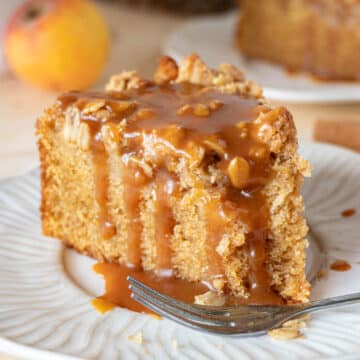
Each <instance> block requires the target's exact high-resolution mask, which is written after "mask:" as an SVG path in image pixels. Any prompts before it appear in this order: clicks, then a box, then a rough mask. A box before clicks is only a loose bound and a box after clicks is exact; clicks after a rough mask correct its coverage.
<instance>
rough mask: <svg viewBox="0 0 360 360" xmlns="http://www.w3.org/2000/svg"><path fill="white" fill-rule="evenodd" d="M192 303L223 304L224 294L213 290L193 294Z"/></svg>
mask: <svg viewBox="0 0 360 360" xmlns="http://www.w3.org/2000/svg"><path fill="white" fill-rule="evenodd" d="M194 303H195V304H197V305H213V306H223V305H224V304H225V296H224V295H222V294H218V293H216V292H214V291H208V292H206V293H204V294H201V295H197V296H195V302H194Z"/></svg>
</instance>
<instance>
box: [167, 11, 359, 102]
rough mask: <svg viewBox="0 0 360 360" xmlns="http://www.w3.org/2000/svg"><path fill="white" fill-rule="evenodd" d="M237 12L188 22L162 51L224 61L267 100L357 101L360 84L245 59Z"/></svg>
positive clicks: (218, 61)
mask: <svg viewBox="0 0 360 360" xmlns="http://www.w3.org/2000/svg"><path fill="white" fill-rule="evenodd" d="M237 18H238V14H237V13H228V14H226V15H221V16H206V17H200V18H195V19H193V20H190V21H188V22H187V23H186V24H185V25H183V26H181V27H180V28H179V29H177V30H175V32H173V33H172V34H170V36H169V37H168V39H167V40H166V42H165V44H164V46H163V52H164V53H165V54H168V55H170V56H173V57H174V58H175V59H177V60H179V59H181V58H182V57H183V56H186V55H189V54H191V53H193V52H195V53H197V54H199V55H200V56H201V57H202V58H203V59H204V60H205V61H206V62H207V63H208V64H209V65H211V66H213V67H216V66H217V65H218V64H220V63H223V62H227V63H231V64H233V65H236V66H238V67H239V68H240V69H242V70H244V71H245V73H246V75H247V77H248V78H249V79H251V80H254V81H256V82H257V83H259V84H260V85H262V86H263V88H264V94H265V96H266V97H268V98H269V99H273V100H281V101H291V102H299V103H312V102H354V101H359V100H360V83H346V82H316V81H314V80H312V79H311V77H310V76H307V75H300V74H298V75H290V74H288V72H287V71H286V70H284V69H283V68H282V67H280V66H276V65H272V64H270V63H268V62H265V61H253V60H252V61H249V60H246V59H245V58H244V57H243V56H242V55H241V53H240V52H239V50H238V49H237V48H236V46H235V27H236V21H237Z"/></svg>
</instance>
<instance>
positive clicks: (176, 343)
mask: <svg viewBox="0 0 360 360" xmlns="http://www.w3.org/2000/svg"><path fill="white" fill-rule="evenodd" d="M171 344H172V348H173V349H174V350H175V351H178V349H179V344H178V342H177V341H176V340H175V339H174V340H173V341H172V343H171Z"/></svg>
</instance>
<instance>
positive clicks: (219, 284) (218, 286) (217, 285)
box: [212, 279, 225, 291]
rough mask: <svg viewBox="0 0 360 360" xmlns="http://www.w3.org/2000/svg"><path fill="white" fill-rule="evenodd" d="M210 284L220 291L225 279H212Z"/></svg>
mask: <svg viewBox="0 0 360 360" xmlns="http://www.w3.org/2000/svg"><path fill="white" fill-rule="evenodd" d="M212 285H213V287H214V289H216V290H218V291H222V290H223V289H224V286H225V281H224V279H214V280H213V282H212Z"/></svg>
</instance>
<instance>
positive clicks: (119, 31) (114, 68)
mask: <svg viewBox="0 0 360 360" xmlns="http://www.w3.org/2000/svg"><path fill="white" fill-rule="evenodd" d="M102 11H103V13H104V15H105V17H106V19H107V20H108V23H109V24H110V28H111V34H112V39H113V48H112V55H111V58H110V60H109V63H108V66H107V68H106V70H105V72H104V74H103V76H102V78H101V79H100V80H99V81H98V83H97V84H96V87H98V88H100V87H102V86H103V84H104V83H105V81H106V79H107V78H108V76H109V75H110V74H112V73H115V72H119V71H121V70H123V69H128V70H132V69H137V70H138V71H139V72H140V73H141V74H144V75H146V76H150V75H151V73H152V71H153V69H154V67H155V64H156V60H157V58H158V57H159V56H160V54H161V44H162V43H163V41H164V39H165V38H166V36H167V35H168V34H169V33H170V32H171V31H172V30H174V29H175V28H176V27H177V26H179V25H181V23H182V22H183V21H185V20H186V19H185V18H181V17H176V16H174V15H168V14H162V13H145V12H143V11H140V10H133V9H132V10H131V9H127V8H124V7H120V6H114V5H102ZM194 51H196V49H194ZM75 56H76V54H75ZM55 97H56V94H55V93H49V92H45V91H41V90H38V89H34V88H31V87H29V86H27V85H26V84H23V83H21V82H19V81H18V80H16V79H15V78H13V77H12V76H11V74H10V73H9V72H3V73H0V109H1V112H0V114H1V120H0V163H1V166H0V178H4V177H7V176H12V175H17V174H21V173H24V172H26V171H27V170H28V169H30V168H33V167H34V166H36V165H37V164H38V159H37V149H36V146H35V136H34V122H35V119H36V117H37V116H38V115H39V114H41V112H42V110H43V108H44V107H45V106H47V105H48V104H51V102H52V101H53V100H54V98H55ZM282 105H286V106H287V107H288V108H289V109H290V111H292V113H293V115H294V118H295V121H296V125H297V128H298V131H299V138H300V141H306V140H310V139H311V137H312V131H313V127H314V122H315V121H316V119H325V120H341V121H359V122H360V103H358V104H352V105H324V104H323V105H299V104H282ZM0 351H1V349H0ZM0 359H2V358H1V355H0ZM3 359H8V357H4V358H3Z"/></svg>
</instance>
